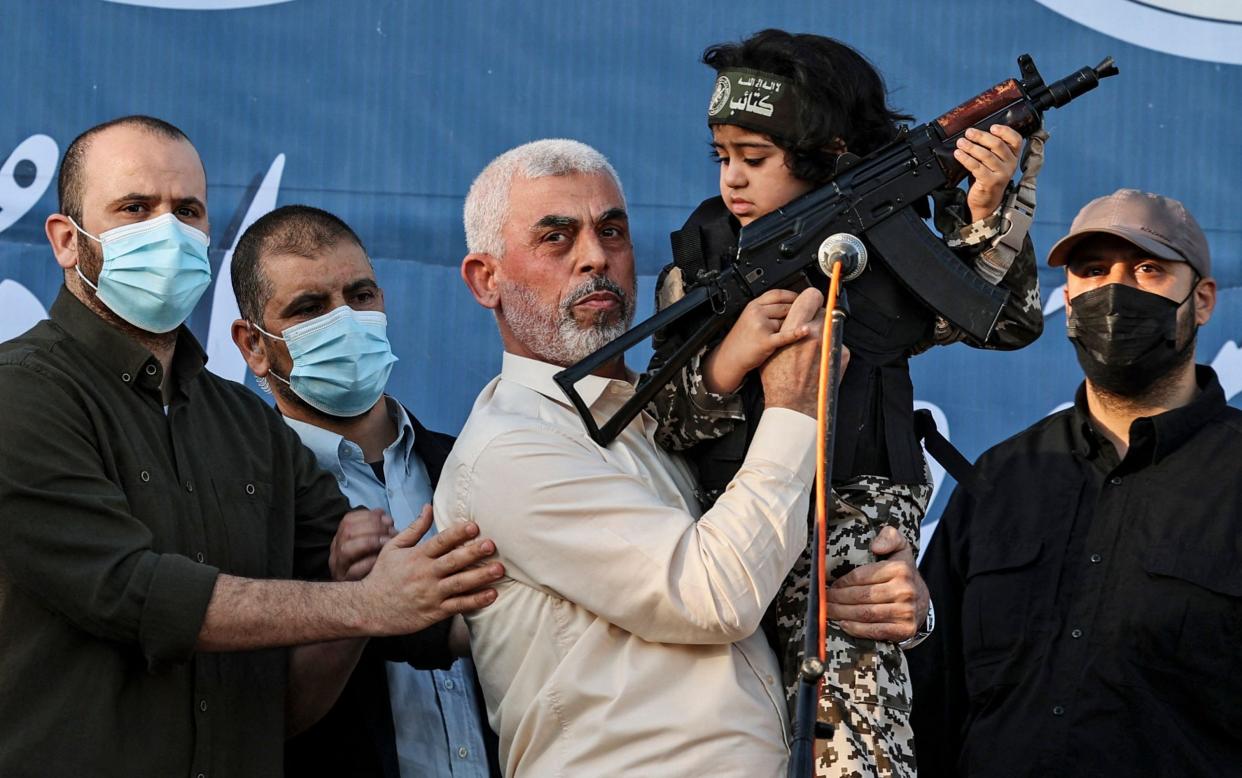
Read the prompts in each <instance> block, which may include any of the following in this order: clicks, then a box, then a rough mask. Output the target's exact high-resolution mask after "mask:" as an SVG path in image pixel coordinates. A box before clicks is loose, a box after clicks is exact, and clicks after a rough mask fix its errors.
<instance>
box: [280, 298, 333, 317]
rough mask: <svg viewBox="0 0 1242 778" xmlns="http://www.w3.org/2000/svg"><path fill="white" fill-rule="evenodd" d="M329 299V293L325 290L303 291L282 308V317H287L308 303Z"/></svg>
mask: <svg viewBox="0 0 1242 778" xmlns="http://www.w3.org/2000/svg"><path fill="white" fill-rule="evenodd" d="M326 299H328V295H327V294H326V293H324V292H303V293H302V294H300V295H298V296H297V297H294V298H293V299H292V300H290V301H289V304H288V305H286V306H285V307H284V308H282V309H281V310H280V316H281V318H286V317H288V316H289V315H290V314H292V313H293V312H294V311H296V310H297V309H298V308H301V307H302V306H303V305H307V304H308V303H320V302H323V301H324V300H326Z"/></svg>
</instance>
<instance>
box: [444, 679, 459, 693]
mask: <svg viewBox="0 0 1242 778" xmlns="http://www.w3.org/2000/svg"><path fill="white" fill-rule="evenodd" d="M456 685H457V684H455V683H453V679H452V678H445V679H444V688H445V689H448V690H449V691H452V690H453V687H454V686H456Z"/></svg>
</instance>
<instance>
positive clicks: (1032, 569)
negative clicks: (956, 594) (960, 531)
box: [933, 538, 1050, 691]
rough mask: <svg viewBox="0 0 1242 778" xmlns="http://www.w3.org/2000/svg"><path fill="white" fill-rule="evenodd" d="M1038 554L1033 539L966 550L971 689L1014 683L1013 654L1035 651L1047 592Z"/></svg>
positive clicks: (1018, 666)
mask: <svg viewBox="0 0 1242 778" xmlns="http://www.w3.org/2000/svg"><path fill="white" fill-rule="evenodd" d="M1042 552H1043V541H1042V540H1040V539H1037V538H1013V539H1010V540H1001V539H997V540H995V541H992V542H988V543H980V544H978V545H977V546H975V547H974V548H972V549H971V552H970V561H969V565H968V567H967V580H966V590H965V594H964V596H963V599H962V649H963V652H964V654H965V657H966V663H967V665H968V666H969V667H970V668H971V670H972V671H971V672H969V673H967V676H968V678H971V680H972V681H974V683H972V684H971V685H972V686H978V687H979V688H987V687H989V686H993V685H996V684H1002V683H1011V682H1016V680H1017V679H1018V677H1019V676H1020V675H1021V674H1022V671H1023V669H1024V668H1023V665H1025V662H1022V661H1020V659H1019V657H1018V654H1019V653H1020V651H1021V650H1022V649H1024V648H1025V649H1028V650H1029V649H1031V648H1033V647H1035V646H1036V645H1037V643H1036V641H1034V640H1032V638H1033V637H1035V633H1037V632H1039V631H1040V627H1039V626H1038V625H1039V624H1040V619H1041V618H1042V611H1043V607H1042V605H1041V601H1042V599H1043V598H1042V595H1041V593H1043V592H1046V591H1047V590H1048V589H1049V588H1050V584H1049V583H1048V581H1047V580H1046V579H1044V580H1043V581H1042V583H1041V578H1040V575H1039V568H1040V567H1041V564H1040V562H1041V556H1042ZM934 596H935V595H934V593H933V597H934ZM975 669H977V670H978V673H975V672H974V670H975ZM972 691H973V690H972Z"/></svg>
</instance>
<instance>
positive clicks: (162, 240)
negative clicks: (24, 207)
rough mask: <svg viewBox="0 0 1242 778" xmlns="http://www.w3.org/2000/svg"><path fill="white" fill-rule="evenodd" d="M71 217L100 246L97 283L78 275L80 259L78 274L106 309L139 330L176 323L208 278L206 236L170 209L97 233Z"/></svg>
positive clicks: (162, 329) (195, 300)
mask: <svg viewBox="0 0 1242 778" xmlns="http://www.w3.org/2000/svg"><path fill="white" fill-rule="evenodd" d="M69 221H71V222H73V226H74V227H77V229H78V232H81V233H82V234H83V235H85V236H86V237H88V238H90V239H91V240H93V241H95V242H96V243H99V244H100V245H101V246H103V269H102V270H100V271H99V283H98V285H96V284H92V283H91V282H90V280H89V279H87V277H86V276H84V275H82V268H81V264H80V263H79V265H78V267H77V268H76V269H77V271H78V276H79V277H80V278H81V279H82V280H83V281H84V282H86V284H87V285H88V286H90V287H91V288H92V289H94V290H95V295H96V296H97V297H98V298H99V301H100V302H101V303H103V304H104V305H106V306H108V310H110V311H112V312H113V313H115V314H116V315H117V316H120V317H121V318H122V319H124V320H125V321H127V322H129V323H130V324H132V325H134V326H135V327H137V328H138V329H140V330H146V331H147V332H170V331H172V330H175V329H177V327H179V326H181V323H182V322H184V321H185V320H186V319H187V318H189V316H190V312H191V311H193V310H194V306H195V305H197V304H198V300H199V298H200V297H202V296H203V292H205V291H206V290H207V287H208V285H210V284H211V263H210V262H209V261H208V259H207V246H208V245H209V244H210V239H209V238H208V237H207V236H206V235H204V234H203V233H202V232H200V231H199V230H196V229H194V228H193V227H191V226H190V225H188V224H185V223H183V222H182V221H181V220H180V219H178V218H177V217H176V216H174V215H173V214H171V213H166V214H164V215H163V216H157V217H155V218H154V219H147V220H146V221H143V222H135V223H134V224H126V225H124V226H121V227H114V228H113V229H110V230H108V231H106V232H101V233H100V234H99V237H95V236H94V235H92V234H90V233H89V232H87V231H86V230H84V229H82V228H81V227H79V226H78V223H77V222H75V221H73V219H72V218H70V219H69Z"/></svg>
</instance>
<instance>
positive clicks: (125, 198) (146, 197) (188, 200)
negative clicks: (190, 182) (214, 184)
mask: <svg viewBox="0 0 1242 778" xmlns="http://www.w3.org/2000/svg"><path fill="white" fill-rule="evenodd" d="M159 199H160V198H159V195H153V194H144V193H143V192H130V193H128V194H124V195H121V196H120V197H118V198H116V199H115V200H113V201H112V202H111V203H109V204H108V205H109V206H114V205H118V204H120V203H125V202H133V201H138V202H143V203H151V202H155V201H157V200H159ZM186 205H191V206H195V207H197V208H201V209H206V207H207V206H206V205H204V204H203V201H202V200H200V199H198V198H197V197H182V198H181V199H180V200H178V201H177V203H176V206H175V207H177V208H181V207H183V206H186Z"/></svg>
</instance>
